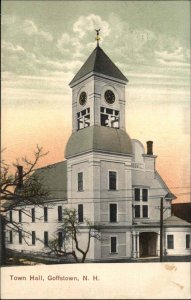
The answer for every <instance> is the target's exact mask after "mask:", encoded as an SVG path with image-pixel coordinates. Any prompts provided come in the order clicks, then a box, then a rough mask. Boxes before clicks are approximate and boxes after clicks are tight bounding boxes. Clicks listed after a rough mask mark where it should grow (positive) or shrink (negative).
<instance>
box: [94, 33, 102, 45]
mask: <svg viewBox="0 0 191 300" xmlns="http://www.w3.org/2000/svg"><path fill="white" fill-rule="evenodd" d="M100 30H101V29H95V31H96V33H97V36H96V38H95V39H96V41H97V46H99V41H100V36H99V32H100Z"/></svg>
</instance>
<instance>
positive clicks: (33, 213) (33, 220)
mask: <svg viewBox="0 0 191 300" xmlns="http://www.w3.org/2000/svg"><path fill="white" fill-rule="evenodd" d="M31 216H32V222H35V208H32V209H31Z"/></svg>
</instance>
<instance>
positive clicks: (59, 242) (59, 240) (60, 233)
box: [58, 231, 63, 248]
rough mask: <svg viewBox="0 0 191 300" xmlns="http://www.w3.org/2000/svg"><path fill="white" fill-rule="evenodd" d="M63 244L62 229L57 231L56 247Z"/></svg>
mask: <svg viewBox="0 0 191 300" xmlns="http://www.w3.org/2000/svg"><path fill="white" fill-rule="evenodd" d="M62 246H63V234H62V231H59V232H58V247H59V248H62Z"/></svg>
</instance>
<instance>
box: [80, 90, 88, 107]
mask: <svg viewBox="0 0 191 300" xmlns="http://www.w3.org/2000/svg"><path fill="white" fill-rule="evenodd" d="M86 101H87V94H86V92H81V94H80V97H79V103H80V105H85V104H86Z"/></svg>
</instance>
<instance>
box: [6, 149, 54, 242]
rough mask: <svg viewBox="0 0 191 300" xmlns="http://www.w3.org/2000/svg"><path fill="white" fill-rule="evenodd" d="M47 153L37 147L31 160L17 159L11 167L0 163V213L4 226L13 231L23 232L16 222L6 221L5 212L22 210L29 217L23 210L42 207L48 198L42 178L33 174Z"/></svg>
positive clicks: (35, 173) (36, 173)
mask: <svg viewBox="0 0 191 300" xmlns="http://www.w3.org/2000/svg"><path fill="white" fill-rule="evenodd" d="M47 153H48V152H44V151H43V148H42V147H39V146H38V145H37V147H36V149H35V151H34V158H33V159H32V160H30V159H28V158H27V157H22V158H21V159H20V160H19V159H17V160H16V163H13V164H12V165H8V164H6V162H4V161H1V174H0V204H1V205H0V213H1V214H2V215H3V218H4V223H5V226H7V227H9V228H11V229H12V230H13V231H18V230H22V231H23V228H22V227H21V224H19V223H18V222H15V221H13V220H10V219H8V218H7V216H6V212H8V211H18V210H20V209H21V208H22V213H24V214H26V215H28V216H29V212H28V211H27V210H26V209H25V208H26V206H27V205H38V206H43V205H44V201H45V200H46V199H47V197H48V196H49V191H48V189H47V188H45V187H44V186H43V184H42V176H39V174H38V172H35V171H36V170H37V166H38V163H39V161H40V160H41V158H43V157H44V156H45V155H47ZM21 164H22V165H21ZM12 169H14V170H15V172H13V171H12ZM24 233H25V235H29V234H30V233H29V232H27V231H24ZM23 237H24V235H23Z"/></svg>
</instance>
